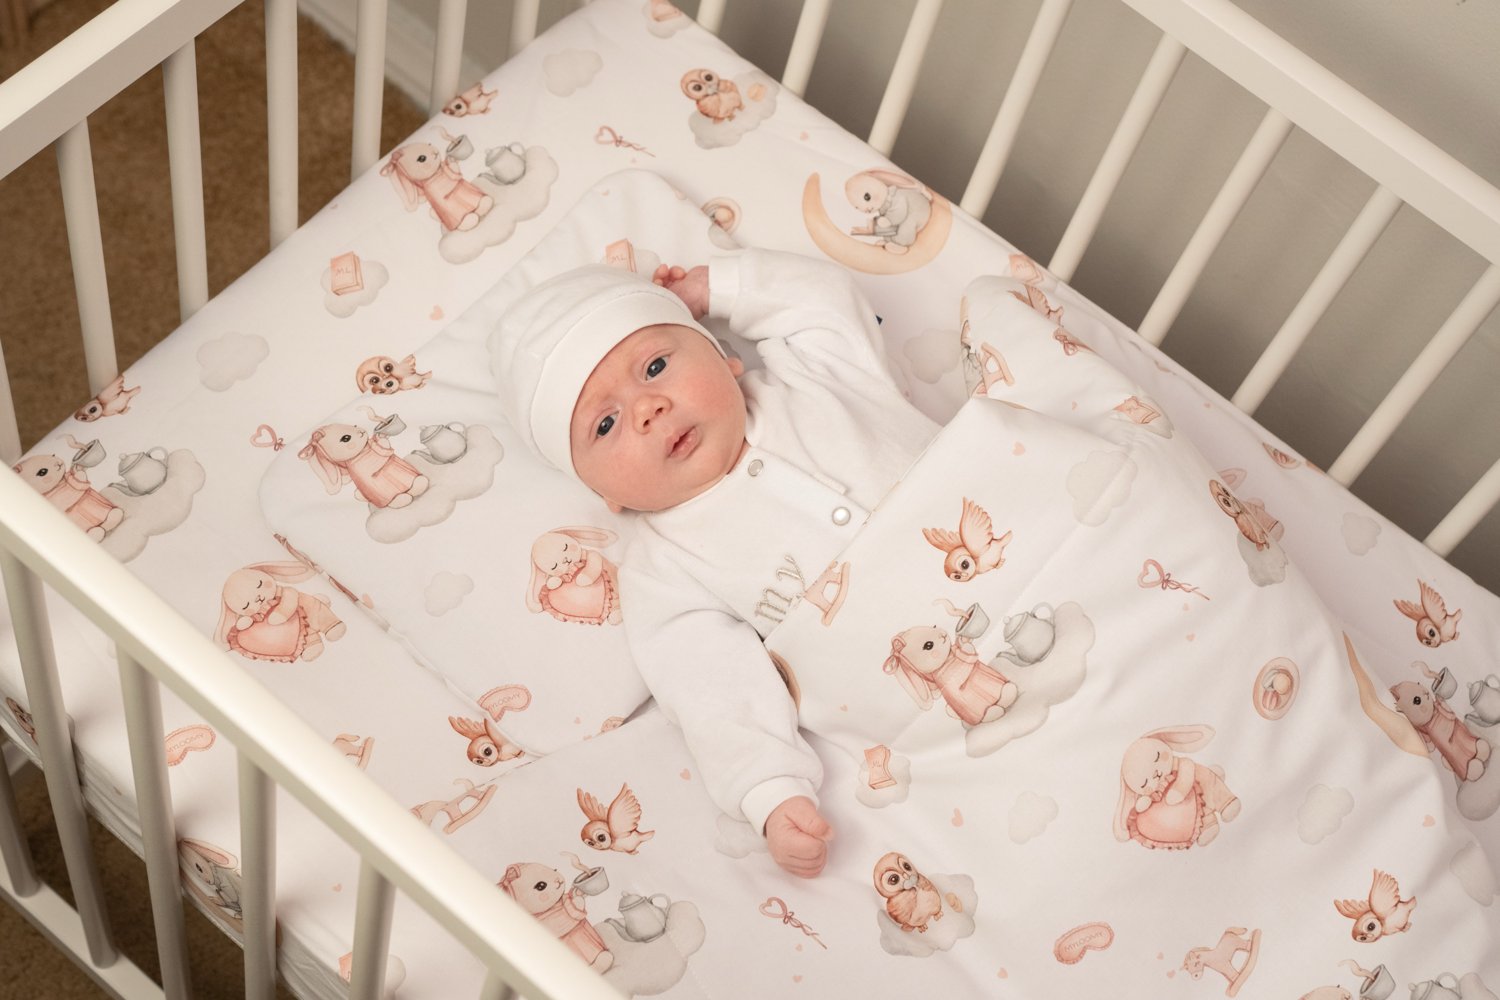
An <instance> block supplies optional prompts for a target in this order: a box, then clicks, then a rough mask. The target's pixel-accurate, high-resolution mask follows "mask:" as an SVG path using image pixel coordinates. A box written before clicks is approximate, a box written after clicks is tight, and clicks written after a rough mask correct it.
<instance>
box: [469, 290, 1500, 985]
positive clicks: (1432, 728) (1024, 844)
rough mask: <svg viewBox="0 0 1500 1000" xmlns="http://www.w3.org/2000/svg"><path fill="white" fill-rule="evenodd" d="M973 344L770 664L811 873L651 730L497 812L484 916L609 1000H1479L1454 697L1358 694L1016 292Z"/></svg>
mask: <svg viewBox="0 0 1500 1000" xmlns="http://www.w3.org/2000/svg"><path fill="white" fill-rule="evenodd" d="M963 337H964V344H965V349H966V351H967V352H968V357H969V368H970V372H971V375H972V381H973V384H974V387H975V394H974V398H972V399H971V400H970V401H969V402H968V403H966V404H965V405H964V406H963V407H962V409H961V410H960V411H959V413H958V414H957V416H955V417H954V418H953V420H952V421H950V422H949V423H948V424H947V425H946V426H945V427H944V429H943V430H942V432H941V433H940V434H939V435H938V436H937V437H936V438H935V439H934V441H933V442H932V444H931V445H930V446H929V448H928V449H927V450H926V451H925V452H924V453H923V455H922V457H921V458H920V459H919V460H918V461H917V462H916V463H915V464H914V465H913V466H912V468H911V469H910V470H909V471H908V473H907V474H906V475H905V476H904V477H903V479H902V481H901V482H900V483H899V484H897V486H896V487H895V488H894V489H893V490H892V491H891V492H890V493H889V494H888V495H887V496H886V498H885V499H884V500H883V501H882V502H881V503H880V505H879V506H878V507H877V509H876V510H875V511H874V512H873V513H872V514H871V516H870V518H869V519H868V521H867V522H866V523H865V525H864V526H863V528H862V529H861V530H860V532H859V534H858V535H857V536H856V538H855V540H854V541H853V542H852V543H851V544H850V545H849V546H848V547H847V548H846V549H845V550H843V551H842V552H841V553H840V554H839V555H838V557H837V558H836V559H835V560H833V562H832V563H831V564H830V565H828V566H827V567H804V569H806V570H808V572H807V573H806V574H805V576H806V579H807V580H811V582H810V583H806V582H804V583H803V584H797V585H795V586H793V587H791V588H789V592H788V593H786V594H784V595H782V597H783V599H784V600H785V602H786V603H787V604H790V605H791V610H790V611H789V613H788V614H787V616H786V618H785V620H784V621H783V622H782V623H781V624H779V625H778V626H777V627H776V628H775V629H774V630H772V632H771V633H770V635H769V636H768V638H767V640H766V645H767V647H768V649H769V650H770V651H771V652H772V654H773V657H774V658H775V659H776V660H777V662H778V666H779V667H780V668H781V670H782V671H783V674H784V676H785V677H786V679H787V683H788V686H789V687H790V688H791V690H792V692H793V695H794V697H795V698H796V699H797V701H798V704H799V708H800V718H801V724H802V726H803V728H804V729H805V730H806V731H807V733H808V735H809V740H810V742H812V744H813V745H814V747H815V748H816V749H817V750H818V752H819V753H820V755H821V756H822V758H823V760H824V763H825V766H826V771H827V773H826V778H825V781H824V784H823V786H822V789H821V793H820V795H821V808H822V811H823V813H824V815H825V816H827V817H828V818H829V820H830V822H831V823H832V825H833V827H834V828H835V831H836V837H835V839H834V841H833V842H832V844H831V846H830V857H829V864H828V867H827V868H826V869H825V870H824V872H823V874H822V875H820V876H819V877H818V878H816V879H814V880H811V881H802V880H798V879H795V878H792V877H790V876H788V875H786V874H785V873H783V872H781V871H779V870H778V869H777V868H776V867H775V865H774V864H773V863H772V862H771V861H770V859H769V857H768V856H767V855H766V854H765V848H764V842H763V841H762V840H761V839H760V838H759V837H758V836H757V834H756V833H755V832H754V831H751V830H750V829H749V828H748V826H747V825H746V824H744V823H741V822H736V821H733V820H730V819H729V818H728V817H726V816H723V815H721V814H718V813H717V811H716V810H715V809H714V808H713V806H712V804H711V803H710V802H709V801H708V798H707V796H706V794H705V792H704V790H703V788H702V786H701V784H699V783H698V781H697V779H696V775H695V774H694V769H693V762H692V760H691V758H690V756H689V755H688V753H687V751H686V749H685V747H684V745H683V743H682V740H681V736H680V734H679V733H678V732H677V730H675V729H674V728H672V727H670V726H669V725H668V724H667V723H666V721H665V719H664V718H663V716H662V713H660V712H658V711H654V710H648V711H647V712H645V713H644V714H642V715H639V716H637V717H635V718H632V719H631V720H630V721H628V722H626V723H625V724H624V725H623V726H621V727H619V728H618V729H616V730H614V731H611V732H609V733H605V734H603V735H601V736H600V737H598V738H596V739H594V740H593V741H591V742H589V743H586V744H577V745H575V746H572V747H569V748H566V749H563V750H559V751H558V752H556V753H553V754H551V755H548V756H546V757H544V758H541V759H539V760H536V761H534V762H532V763H531V764H529V765H528V766H526V767H524V768H521V769H520V770H518V771H516V772H514V773H513V774H512V775H510V776H508V777H507V778H506V780H504V781H502V782H501V783H500V784H499V786H498V788H497V790H496V806H497V808H499V809H501V810H502V811H503V813H504V814H505V815H508V816H517V817H521V816H524V817H525V818H526V822H525V823H524V824H520V823H518V824H516V825H515V826H514V827H513V828H511V827H507V829H506V830H505V831H504V832H503V834H502V835H500V836H499V837H498V838H497V842H496V857H495V865H494V872H493V874H494V877H495V878H496V879H497V880H498V881H499V883H500V885H501V887H502V889H503V890H504V891H506V892H508V893H510V894H511V895H512V896H513V897H514V898H515V899H516V900H517V901H518V902H519V903H520V904H521V905H523V906H524V907H526V908H527V909H528V910H529V911H530V912H532V913H534V914H535V915H537V917H538V919H541V920H543V921H544V922H545V923H546V924H547V926H549V927H551V928H553V929H554V930H555V931H556V932H557V933H558V935H559V936H560V937H562V938H563V939H564V940H565V941H567V942H568V943H569V944H570V945H571V946H572V947H573V948H574V950H575V951H576V952H577V953H578V954H579V955H580V957H582V958H583V959H584V960H585V961H588V962H590V963H591V964H592V965H593V966H594V967H595V968H596V969H599V970H600V971H601V973H602V974H603V975H604V976H605V977H606V978H607V979H609V980H610V981H611V982H612V983H614V984H615V985H616V986H618V987H619V988H620V989H621V990H622V991H624V992H626V993H628V994H632V995H657V994H663V993H666V994H669V995H672V996H712V997H730V996H796V995H798V994H799V993H805V994H806V995H807V996H817V997H862V998H868V997H903V996H909V995H929V996H1015V997H1065V996H1083V997H1095V996H1099V997H1103V996H1112V997H1183V998H1195V997H1204V998H1208V997H1216V996H1236V995H1244V996H1253V997H1260V996H1266V997H1303V998H1316V1000H1334V998H1344V1000H1348V998H1350V997H1352V996H1355V995H1359V996H1361V997H1389V996H1391V995H1392V993H1393V992H1394V991H1395V989H1397V987H1398V985H1399V986H1402V987H1409V988H1410V990H1411V994H1412V995H1413V996H1419V997H1442V998H1454V997H1458V998H1462V1000H1493V998H1494V996H1495V994H1494V993H1493V992H1492V991H1493V989H1494V988H1495V986H1496V985H1497V984H1500V956H1497V953H1496V949H1495V947H1494V942H1495V941H1496V940H1497V939H1500V914H1497V913H1496V912H1495V908H1494V907H1493V898H1494V886H1495V882H1494V874H1493V872H1492V871H1491V869H1490V867H1489V864H1488V861H1487V858H1486V850H1485V848H1484V847H1483V846H1481V844H1482V842H1483V838H1484V834H1483V833H1482V832H1481V828H1480V825H1479V824H1480V822H1481V821H1483V820H1485V819H1486V818H1487V817H1488V816H1489V815H1490V814H1492V813H1493V812H1494V811H1495V809H1496V805H1497V794H1500V764H1496V763H1495V762H1494V761H1493V759H1492V758H1493V745H1492V743H1491V742H1490V740H1489V738H1488V737H1487V736H1486V735H1484V734H1485V733H1486V731H1487V728H1486V726H1485V725H1483V724H1482V720H1478V721H1476V720H1475V719H1474V718H1472V717H1469V718H1459V717H1458V716H1457V715H1456V714H1455V712H1454V711H1453V710H1452V709H1451V708H1450V707H1449V704H1448V702H1449V701H1450V700H1452V699H1454V697H1455V691H1454V683H1453V681H1452V679H1451V678H1449V677H1447V676H1445V674H1444V672H1443V671H1441V670H1434V669H1431V668H1430V667H1428V666H1427V662H1426V661H1425V660H1424V661H1420V662H1419V663H1418V664H1415V665H1413V666H1412V668H1411V678H1410V680H1408V681H1403V682H1400V683H1398V684H1396V685H1394V686H1389V688H1388V689H1385V688H1377V687H1376V686H1375V682H1374V681H1373V680H1372V679H1371V673H1370V671H1369V670H1367V669H1366V666H1365V661H1366V660H1371V661H1376V660H1385V659H1388V658H1389V657H1390V655H1391V653H1392V651H1391V650H1378V649H1368V650H1361V649H1356V648H1355V646H1354V644H1353V643H1352V642H1351V641H1350V640H1348V639H1346V638H1345V636H1344V635H1343V633H1342V631H1341V629H1340V627H1339V624H1338V622H1337V621H1336V620H1335V619H1334V618H1333V617H1332V616H1331V615H1330V614H1329V613H1328V612H1327V611H1326V610H1325V609H1324V607H1323V605H1322V604H1321V603H1320V601H1319V599H1318V597H1317V595H1316V593H1315V592H1314V591H1313V589H1312V588H1311V587H1310V586H1309V585H1308V584H1307V582H1306V581H1305V580H1304V579H1303V577H1302V576H1301V575H1300V574H1299V572H1298V569H1297V567H1296V565H1295V563H1293V562H1291V561H1290V560H1289V559H1288V558H1287V556H1286V555H1285V553H1284V552H1283V551H1282V549H1281V547H1280V545H1279V543H1278V540H1277V539H1278V536H1279V535H1280V534H1281V531H1280V525H1279V524H1278V523H1276V522H1275V520H1274V519H1272V518H1270V517H1269V516H1268V515H1266V514H1265V513H1264V510H1263V509H1262V508H1261V507H1259V505H1257V504H1255V503H1254V502H1253V501H1249V500H1242V499H1241V498H1239V497H1237V496H1236V494H1235V492H1234V490H1233V488H1232V487H1231V485H1230V484H1228V483H1226V482H1225V480H1224V476H1223V475H1222V474H1221V473H1219V472H1217V471H1215V470H1214V469H1213V468H1212V467H1211V466H1210V465H1209V464H1208V463H1207V462H1206V461H1205V460H1204V459H1203V458H1202V457H1201V456H1200V455H1199V454H1198V453H1197V452H1196V451H1195V450H1194V449H1193V448H1192V447H1191V446H1190V445H1188V444H1187V443H1186V441H1185V439H1184V437H1183V436H1182V435H1181V434H1180V433H1179V430H1178V428H1177V427H1176V426H1175V425H1174V424H1173V422H1172V420H1171V418H1170V416H1169V415H1168V414H1167V413H1165V412H1163V411H1162V409H1161V408H1160V407H1158V406H1157V405H1156V403H1155V402H1154V401H1153V400H1152V399H1151V398H1150V397H1148V396H1147V395H1145V394H1143V393H1142V392H1141V391H1140V390H1139V389H1138V388H1137V387H1136V386H1134V385H1133V384H1131V383H1130V382H1129V380H1128V379H1126V378H1125V377H1124V376H1122V375H1121V374H1120V373H1119V372H1118V371H1116V370H1115V369H1113V368H1112V367H1110V366H1109V365H1108V364H1106V363H1104V362H1103V361H1102V360H1100V359H1099V358H1098V356H1097V355H1095V354H1094V353H1093V351H1092V350H1091V349H1090V348H1089V346H1088V344H1086V343H1084V342H1083V341H1081V340H1079V339H1078V338H1076V337H1074V336H1072V335H1071V334H1069V333H1068V332H1067V331H1066V330H1064V329H1062V328H1061V327H1059V326H1058V325H1057V323H1056V317H1055V315H1054V314H1053V313H1052V311H1051V310H1050V308H1049V306H1048V304H1047V302H1046V299H1045V296H1044V295H1042V294H1041V293H1039V292H1038V291H1037V289H1036V287H1035V286H1034V285H1032V284H1028V282H1027V281H1026V280H1024V275H1023V276H1022V277H1021V278H1013V277H1006V278H982V279H979V280H978V281H976V282H974V283H973V284H971V285H970V286H969V288H968V294H967V295H966V297H965V302H964V327H963ZM1059 400H1063V401H1064V402H1059ZM768 544H774V537H772V538H770V539H769V540H768ZM813 577H816V579H815V580H814V579H813ZM625 599H626V606H627V607H626V613H627V614H628V594H626V595H625ZM1429 604H1430V605H1431V607H1432V610H1431V614H1432V615H1433V616H1434V617H1433V618H1432V619H1431V625H1432V628H1433V629H1434V630H1435V639H1437V640H1440V642H1439V644H1441V641H1442V640H1443V637H1444V636H1445V635H1446V636H1449V637H1451V636H1452V635H1453V634H1454V633H1455V632H1456V630H1457V629H1458V628H1460V627H1461V622H1460V621H1459V618H1460V617H1461V615H1460V614H1459V609H1452V610H1450V611H1447V612H1440V611H1439V609H1438V605H1439V604H1440V595H1437V594H1436V593H1435V592H1434V596H1433V597H1431V598H1430V599H1429ZM1362 658H1363V659H1362ZM1433 659H1435V657H1433ZM580 826H581V828H582V829H581V834H582V841H583V844H584V845H585V846H584V847H583V848H582V849H580V848H579V845H578V840H579V836H580ZM598 831H606V832H607V833H608V836H595V834H597V833H598ZM1476 837H1478V838H1479V840H1478V841H1476ZM752 955H753V956H755V960H754V961H746V957H747V956H752ZM1403 995H1404V994H1403Z"/></svg>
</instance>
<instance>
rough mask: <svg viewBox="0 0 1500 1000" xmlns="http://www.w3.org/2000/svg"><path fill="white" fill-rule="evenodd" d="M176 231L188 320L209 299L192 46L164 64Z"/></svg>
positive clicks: (180, 298)
mask: <svg viewBox="0 0 1500 1000" xmlns="http://www.w3.org/2000/svg"><path fill="white" fill-rule="evenodd" d="M162 81H163V87H164V89H165V91H166V110H167V162H168V164H169V166H170V170H171V180H172V230H173V235H174V237H175V239H176V244H177V312H178V315H179V316H180V317H181V318H182V320H183V321H184V322H186V321H187V318H188V317H189V316H191V315H192V314H193V313H195V312H197V311H198V310H199V309H200V308H202V306H203V304H204V303H205V302H207V301H208V248H207V245H206V237H205V234H204V223H203V143H202V139H201V137H200V134H199V130H198V66H197V60H196V58H195V56H194V43H193V42H188V43H187V44H186V45H184V46H183V47H182V48H180V49H178V50H177V51H176V52H174V53H172V54H171V55H170V56H167V59H166V62H164V63H162Z"/></svg>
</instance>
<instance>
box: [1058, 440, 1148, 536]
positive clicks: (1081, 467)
mask: <svg viewBox="0 0 1500 1000" xmlns="http://www.w3.org/2000/svg"><path fill="white" fill-rule="evenodd" d="M1135 472H1136V464H1135V462H1134V461H1132V460H1131V458H1130V456H1129V455H1127V454H1126V453H1125V452H1123V451H1096V452H1092V453H1090V455H1089V457H1088V458H1086V459H1084V460H1083V461H1082V462H1079V463H1078V464H1077V465H1075V466H1073V468H1072V469H1071V470H1069V472H1068V492H1069V493H1071V494H1072V495H1073V516H1074V517H1076V518H1078V520H1079V521H1081V522H1082V523H1084V524H1087V525H1089V526H1091V527H1098V526H1099V525H1101V524H1103V523H1104V522H1105V521H1107V520H1109V515H1110V513H1111V512H1112V511H1113V510H1114V509H1115V508H1116V507H1118V506H1120V504H1122V503H1124V502H1125V501H1126V500H1127V499H1129V497H1130V487H1131V485H1132V484H1134V482H1135Z"/></svg>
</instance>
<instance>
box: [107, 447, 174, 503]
mask: <svg viewBox="0 0 1500 1000" xmlns="http://www.w3.org/2000/svg"><path fill="white" fill-rule="evenodd" d="M120 476H121V478H123V479H124V480H125V481H124V482H122V483H112V484H110V485H112V486H114V488H115V489H117V490H119V491H120V492H122V493H126V494H129V495H130V496H135V497H138V496H144V495H145V494H147V493H154V492H156V490H158V489H160V488H161V484H162V483H164V482H166V481H167V449H165V448H161V447H156V448H147V449H146V450H145V451H137V452H133V453H131V454H129V455H126V456H124V457H123V458H121V459H120Z"/></svg>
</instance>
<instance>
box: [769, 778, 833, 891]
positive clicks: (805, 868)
mask: <svg viewBox="0 0 1500 1000" xmlns="http://www.w3.org/2000/svg"><path fill="white" fill-rule="evenodd" d="M832 839H833V827H831V826H829V825H828V821H827V820H825V819H824V818H823V817H822V816H821V815H820V814H819V813H818V807H817V806H815V805H813V801H812V799H810V798H808V797H807V796H805V795H798V796H796V797H794V798H790V799H787V800H786V801H785V802H783V803H782V804H781V805H779V806H777V807H776V810H775V811H774V812H773V813H771V815H770V817H769V818H767V820H766V843H767V844H768V845H769V846H770V848H771V857H772V858H773V859H775V861H776V863H777V864H778V865H780V866H781V867H782V868H784V869H786V870H787V871H789V872H791V873H792V874H793V875H797V876H799V877H801V878H812V877H813V876H815V875H817V874H818V873H819V872H821V871H822V870H823V865H824V863H826V862H827V861H828V842H829V841H830V840H832Z"/></svg>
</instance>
